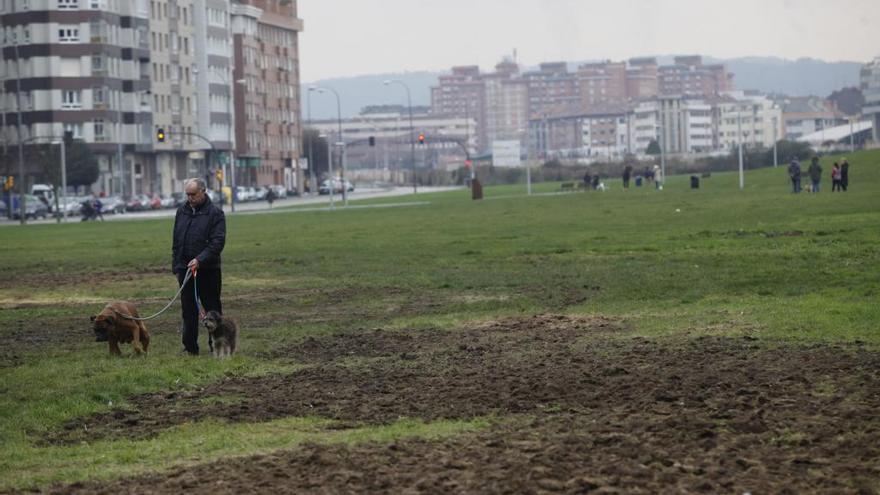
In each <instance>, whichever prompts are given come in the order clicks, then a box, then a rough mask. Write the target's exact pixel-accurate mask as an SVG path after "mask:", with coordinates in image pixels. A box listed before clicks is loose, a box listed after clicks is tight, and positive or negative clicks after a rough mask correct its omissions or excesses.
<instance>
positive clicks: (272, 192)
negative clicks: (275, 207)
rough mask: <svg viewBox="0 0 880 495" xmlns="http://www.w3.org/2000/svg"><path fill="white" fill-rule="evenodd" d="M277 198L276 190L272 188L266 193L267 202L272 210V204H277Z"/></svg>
mask: <svg viewBox="0 0 880 495" xmlns="http://www.w3.org/2000/svg"><path fill="white" fill-rule="evenodd" d="M275 196H276V195H275V190H274V189H272V188H271V187H270V188H269V192H267V193H266V201H268V202H269V208H272V204H273V203H275Z"/></svg>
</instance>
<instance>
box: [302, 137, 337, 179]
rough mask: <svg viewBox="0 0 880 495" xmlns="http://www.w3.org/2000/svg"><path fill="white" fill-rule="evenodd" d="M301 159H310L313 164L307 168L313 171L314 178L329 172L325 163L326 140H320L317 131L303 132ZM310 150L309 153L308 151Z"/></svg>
mask: <svg viewBox="0 0 880 495" xmlns="http://www.w3.org/2000/svg"><path fill="white" fill-rule="evenodd" d="M300 149H302V158H309V156H311V158H312V159H313V160H314V161H315V163H310V164H309V167H311V170H314V172H315V176H316V177H321V174H323V173H325V172H327V171H328V170H330V168H329V165H328V163H327V160H328V156H327V139H326V138H322V137H321V135H320V133H319V132H318V130H317V129H304V130H303V143H302V147H301V148H300ZM309 150H311V153H310V151H309Z"/></svg>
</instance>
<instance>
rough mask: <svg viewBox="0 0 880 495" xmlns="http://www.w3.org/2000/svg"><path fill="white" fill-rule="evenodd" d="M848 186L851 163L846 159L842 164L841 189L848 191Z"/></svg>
mask: <svg viewBox="0 0 880 495" xmlns="http://www.w3.org/2000/svg"><path fill="white" fill-rule="evenodd" d="M847 186H849V162H848V161H846V158H844V159H843V163H841V164H840V187H842V188H843V190H844V191H846V188H847Z"/></svg>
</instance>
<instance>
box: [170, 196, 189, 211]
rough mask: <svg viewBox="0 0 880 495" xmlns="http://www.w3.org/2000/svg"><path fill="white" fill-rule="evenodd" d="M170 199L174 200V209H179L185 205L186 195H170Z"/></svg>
mask: <svg viewBox="0 0 880 495" xmlns="http://www.w3.org/2000/svg"><path fill="white" fill-rule="evenodd" d="M171 199H173V200H174V207H175V208H180V207H181V206H183V204H184V203H186V194H184V193H182V192H176V193H171Z"/></svg>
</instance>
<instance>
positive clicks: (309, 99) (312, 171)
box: [303, 87, 329, 195]
mask: <svg viewBox="0 0 880 495" xmlns="http://www.w3.org/2000/svg"><path fill="white" fill-rule="evenodd" d="M315 89H316V88H314V87H309V89H308V91H306V112H307V114H308V119H309V127H311V125H312V91H314V90H315ZM303 144H305V143H303ZM314 146H315V142H314V141H313V140H312V138H311V137H309V176H310V177H311V179H312V180H311V184H312V187H311V191H312V195H315V194H317V193H318V191H317V188H318V187H319V184H318V182H317V180H316V179H315V159H314V153H313V152H312V148H314ZM328 158H329V156H328Z"/></svg>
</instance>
